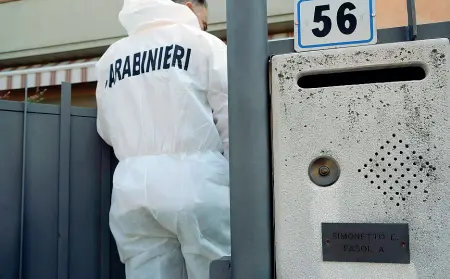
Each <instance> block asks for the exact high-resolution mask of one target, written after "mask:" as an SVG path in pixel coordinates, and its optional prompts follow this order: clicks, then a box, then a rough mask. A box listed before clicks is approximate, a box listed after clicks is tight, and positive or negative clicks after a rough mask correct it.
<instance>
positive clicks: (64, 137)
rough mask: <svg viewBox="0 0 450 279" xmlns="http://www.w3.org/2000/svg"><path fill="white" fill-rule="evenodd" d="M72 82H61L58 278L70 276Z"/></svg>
mask: <svg viewBox="0 0 450 279" xmlns="http://www.w3.org/2000/svg"><path fill="white" fill-rule="evenodd" d="M71 91H72V88H71V84H70V83H67V82H63V83H62V84H61V112H60V113H61V114H60V124H59V187H58V279H68V278H69V226H70V130H71V129H70V117H71V95H72V92H71Z"/></svg>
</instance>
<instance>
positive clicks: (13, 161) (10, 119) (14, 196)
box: [0, 111, 23, 279]
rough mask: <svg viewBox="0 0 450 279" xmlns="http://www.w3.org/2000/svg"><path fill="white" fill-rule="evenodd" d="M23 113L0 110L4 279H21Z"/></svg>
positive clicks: (0, 266) (0, 272)
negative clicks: (19, 278)
mask: <svg viewBox="0 0 450 279" xmlns="http://www.w3.org/2000/svg"><path fill="white" fill-rule="evenodd" d="M22 122H23V114H22V113H21V112H16V111H0V219H1V222H0V236H1V237H0V247H1V249H0V279H10V278H11V279H12V278H18V277H19V272H18V271H19V251H20V250H19V249H20V200H21V187H20V185H21V184H22V183H21V179H22Z"/></svg>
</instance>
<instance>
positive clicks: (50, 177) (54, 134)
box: [23, 113, 60, 279]
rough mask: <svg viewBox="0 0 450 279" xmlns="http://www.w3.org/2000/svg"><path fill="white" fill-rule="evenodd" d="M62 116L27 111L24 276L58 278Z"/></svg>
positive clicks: (26, 277) (32, 278)
mask: <svg viewBox="0 0 450 279" xmlns="http://www.w3.org/2000/svg"><path fill="white" fill-rule="evenodd" d="M59 122H60V119H59V115H53V114H38V113H29V114H28V127H27V134H28V135H27V148H26V150H27V154H26V180H25V219H24V247H23V249H24V251H23V255H24V258H23V259H24V262H23V278H25V279H36V278H46V279H56V278H57V263H58V183H59V175H58V174H59Z"/></svg>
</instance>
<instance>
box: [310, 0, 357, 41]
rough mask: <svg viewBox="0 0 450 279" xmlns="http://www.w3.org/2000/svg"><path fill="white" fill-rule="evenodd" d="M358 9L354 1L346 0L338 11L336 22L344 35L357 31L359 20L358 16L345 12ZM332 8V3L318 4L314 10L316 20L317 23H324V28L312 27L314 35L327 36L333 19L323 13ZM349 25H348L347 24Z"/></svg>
mask: <svg viewBox="0 0 450 279" xmlns="http://www.w3.org/2000/svg"><path fill="white" fill-rule="evenodd" d="M354 9H356V7H355V5H353V3H350V2H346V3H344V4H342V5H341V6H340V7H339V9H338V11H337V15H336V24H337V27H338V28H339V31H341V33H342V34H344V35H350V34H352V33H353V32H355V29H356V26H357V24H358V21H357V20H356V17H355V16H354V15H353V14H350V13H349V14H345V12H346V10H349V11H352V10H354ZM329 10H330V5H321V6H316V8H315V10H314V22H316V23H320V22H322V23H323V28H322V30H320V29H319V28H314V29H312V33H313V34H314V36H316V37H319V38H323V37H326V36H327V35H328V34H329V33H330V31H331V28H332V21H331V19H330V17H328V16H326V15H324V14H323V13H324V12H326V11H329ZM347 22H348V23H349V24H348V27H347V24H346V23H347Z"/></svg>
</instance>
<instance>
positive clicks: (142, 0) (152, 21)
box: [119, 0, 199, 35]
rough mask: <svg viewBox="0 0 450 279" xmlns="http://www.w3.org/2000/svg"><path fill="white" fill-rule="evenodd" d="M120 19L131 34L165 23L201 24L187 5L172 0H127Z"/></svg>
mask: <svg viewBox="0 0 450 279" xmlns="http://www.w3.org/2000/svg"><path fill="white" fill-rule="evenodd" d="M119 20H120V23H121V24H122V26H123V27H124V28H125V30H126V31H127V33H128V34H129V35H131V34H134V33H136V32H138V31H139V30H142V29H145V28H146V27H151V26H156V25H159V24H165V23H169V24H170V23H181V24H187V25H192V26H199V23H198V19H197V17H196V16H195V15H194V14H193V13H192V11H191V10H190V9H189V8H188V7H187V6H186V5H180V4H177V3H174V2H173V1H171V0H125V1H124V4H123V7H122V10H121V11H120V13H119Z"/></svg>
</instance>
